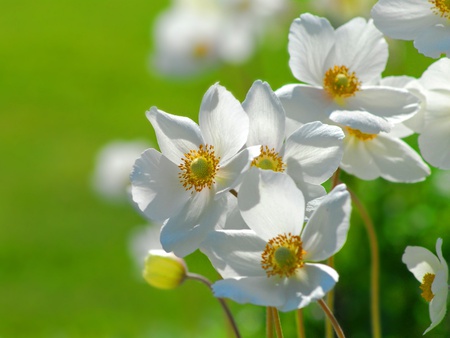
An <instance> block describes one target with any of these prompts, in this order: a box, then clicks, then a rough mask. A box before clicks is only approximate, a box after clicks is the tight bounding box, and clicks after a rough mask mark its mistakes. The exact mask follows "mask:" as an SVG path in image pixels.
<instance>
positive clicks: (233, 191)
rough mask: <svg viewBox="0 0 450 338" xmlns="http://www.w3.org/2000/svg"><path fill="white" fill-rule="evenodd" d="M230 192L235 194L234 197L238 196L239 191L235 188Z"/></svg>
mask: <svg viewBox="0 0 450 338" xmlns="http://www.w3.org/2000/svg"><path fill="white" fill-rule="evenodd" d="M230 193H231V195H233V196H234V197H237V196H238V193H237V191H236V190H234V189H231V190H230Z"/></svg>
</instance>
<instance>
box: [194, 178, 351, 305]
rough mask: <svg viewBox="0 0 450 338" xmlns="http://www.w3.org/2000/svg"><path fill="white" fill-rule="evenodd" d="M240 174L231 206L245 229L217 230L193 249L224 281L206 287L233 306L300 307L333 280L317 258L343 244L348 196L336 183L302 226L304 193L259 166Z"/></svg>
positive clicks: (332, 274)
mask: <svg viewBox="0 0 450 338" xmlns="http://www.w3.org/2000/svg"><path fill="white" fill-rule="evenodd" d="M259 174H260V176H261V177H259V178H258V177H253V179H250V180H248V179H246V180H245V181H244V182H243V183H242V187H241V190H240V192H239V196H238V204H239V209H240V211H241V214H242V217H243V218H244V220H245V222H246V223H247V225H248V226H249V228H250V230H219V231H216V232H212V233H210V234H209V235H208V237H207V240H206V241H205V242H204V243H203V244H202V246H201V250H202V251H203V252H204V253H205V254H206V255H207V256H208V257H209V259H210V260H211V262H212V264H213V265H214V267H215V268H216V269H217V271H218V272H219V273H220V274H221V275H222V277H223V278H224V279H223V280H219V281H217V282H216V283H214V285H213V291H214V294H215V296H216V297H226V298H231V299H233V300H234V301H236V302H239V303H252V304H256V305H263V306H273V307H277V308H278V309H279V310H281V311H290V310H293V309H297V308H302V307H304V306H306V305H308V304H309V303H310V302H312V301H315V300H317V299H320V298H322V297H323V296H324V295H325V294H326V292H328V291H329V290H330V289H331V288H333V286H334V285H335V283H336V282H337V280H338V274H337V272H336V271H335V270H334V269H332V268H331V267H329V266H327V265H323V264H318V263H315V262H320V261H323V260H325V259H327V258H328V257H330V256H332V255H334V254H335V253H336V252H337V251H339V250H340V249H341V247H342V246H343V245H344V243H345V240H346V237H347V231H348V227H349V217H350V209H351V206H350V196H349V193H348V192H347V190H346V188H345V185H339V186H337V187H336V188H335V189H334V190H333V191H332V192H331V193H330V194H329V195H328V196H327V197H325V198H324V199H323V201H322V203H321V204H320V206H319V207H318V208H317V209H316V210H315V212H314V213H313V215H312V216H311V218H310V219H309V221H308V223H307V224H306V225H305V226H303V223H304V216H305V203H304V197H303V195H302V193H301V191H300V190H298V188H297V187H296V185H295V183H294V181H293V180H292V179H291V178H290V177H289V176H287V175H283V174H281V173H277V172H273V171H259Z"/></svg>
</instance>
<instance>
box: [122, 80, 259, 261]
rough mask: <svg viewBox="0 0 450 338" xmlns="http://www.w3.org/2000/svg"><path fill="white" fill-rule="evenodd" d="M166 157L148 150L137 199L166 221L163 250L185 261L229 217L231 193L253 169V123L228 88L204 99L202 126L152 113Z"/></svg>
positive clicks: (140, 164)
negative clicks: (249, 143)
mask: <svg viewBox="0 0 450 338" xmlns="http://www.w3.org/2000/svg"><path fill="white" fill-rule="evenodd" d="M147 118H148V119H149V121H150V122H151V124H152V126H153V128H154V130H155V133H156V138H157V141H158V144H159V147H160V149H161V153H160V152H158V151H157V150H155V149H148V150H146V151H145V152H144V153H143V154H142V155H141V157H140V158H139V159H138V160H137V161H136V163H135V165H134V167H133V171H132V173H131V183H132V190H131V192H132V196H133V200H134V202H136V204H137V205H138V207H139V208H140V210H141V211H142V212H143V213H144V214H145V215H146V216H147V217H148V218H150V219H152V220H156V221H158V220H159V221H164V224H163V226H162V229H161V238H160V239H161V244H162V246H163V248H164V250H166V251H167V252H170V251H173V252H174V253H175V254H176V255H177V256H185V255H187V254H189V253H191V252H192V251H194V250H195V249H197V248H198V245H199V243H200V242H201V241H202V240H203V239H204V237H205V236H206V234H207V233H208V232H209V231H210V230H213V229H214V227H215V226H216V224H217V223H218V222H219V219H220V218H221V215H222V214H223V213H224V212H225V211H226V204H227V197H226V196H225V195H226V192H227V191H229V190H230V189H232V188H233V187H234V186H235V185H236V184H237V183H238V179H239V177H240V175H241V173H243V171H245V170H246V169H247V168H248V166H249V164H250V158H252V157H254V156H256V155H257V152H256V155H255V154H250V151H249V150H248V149H244V150H242V151H240V149H242V147H243V145H244V144H245V142H246V141H247V135H248V117H247V115H246V114H245V112H244V110H243V109H242V106H241V104H240V103H239V101H238V100H236V99H235V98H234V96H233V95H232V94H231V93H230V92H228V91H227V90H226V89H225V88H224V87H222V86H220V85H218V84H215V85H213V86H211V88H209V90H208V91H207V92H206V94H205V96H204V97H203V101H202V103H201V107H200V113H199V125H197V124H196V123H195V122H194V121H192V120H191V119H189V118H187V117H181V116H176V115H171V114H168V113H165V112H163V111H161V110H159V109H157V108H156V107H152V108H151V109H150V110H149V111H148V112H147Z"/></svg>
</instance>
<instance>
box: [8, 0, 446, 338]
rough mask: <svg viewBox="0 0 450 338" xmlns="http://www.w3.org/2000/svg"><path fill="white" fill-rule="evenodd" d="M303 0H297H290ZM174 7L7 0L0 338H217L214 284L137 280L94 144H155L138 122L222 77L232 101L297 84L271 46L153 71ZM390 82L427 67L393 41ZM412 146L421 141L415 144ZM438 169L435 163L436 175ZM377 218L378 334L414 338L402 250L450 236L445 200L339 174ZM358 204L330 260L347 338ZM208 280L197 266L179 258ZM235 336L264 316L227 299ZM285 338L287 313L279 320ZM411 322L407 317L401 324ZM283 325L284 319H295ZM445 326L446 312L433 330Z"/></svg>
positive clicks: (359, 258) (419, 311)
mask: <svg viewBox="0 0 450 338" xmlns="http://www.w3.org/2000/svg"><path fill="white" fill-rule="evenodd" d="M299 3H300V4H301V5H303V3H301V2H299ZM168 4H169V1H132V2H122V1H105V0H96V1H86V0H83V1H73V0H67V1H61V2H58V1H51V0H43V1H39V2H34V1H6V0H5V1H3V2H2V6H1V7H2V10H1V11H0V32H2V33H1V34H0V36H1V39H0V116H1V123H0V138H1V142H0V151H1V157H2V161H1V165H0V179H1V187H2V189H1V194H0V198H1V200H0V337H163V338H164V337H175V336H176V337H225V336H226V331H225V330H224V329H223V328H224V323H225V321H224V318H223V315H222V313H221V312H220V308H219V306H218V304H217V302H216V301H215V300H214V299H213V298H212V297H211V296H210V294H209V292H208V290H206V288H205V287H204V286H202V285H197V284H196V283H194V282H190V281H188V282H186V284H185V285H183V286H182V287H180V288H179V289H177V290H174V291H170V292H165V291H159V290H155V289H152V288H150V287H148V286H147V285H145V284H144V283H143V282H142V281H141V280H140V278H139V277H138V272H136V271H135V267H134V265H133V261H132V260H131V258H130V256H129V251H128V238H129V235H130V233H131V231H132V230H133V229H136V228H137V227H139V226H141V225H143V224H145V220H143V219H142V218H141V217H140V215H139V214H138V213H137V212H135V211H134V210H133V208H132V207H131V206H128V205H110V204H107V203H105V202H103V201H101V200H100V199H99V198H97V197H96V196H95V195H94V194H93V192H92V190H91V187H90V176H91V174H92V171H93V169H94V160H95V155H96V153H97V151H98V150H99V149H100V148H101V146H103V145H104V144H105V143H107V142H108V141H110V140H114V139H129V140H131V139H149V140H153V141H154V133H153V131H152V128H151V126H150V124H149V123H148V121H147V120H146V118H145V116H144V112H145V110H147V109H148V108H149V107H150V106H152V105H156V106H158V107H159V108H161V109H163V110H165V111H167V112H170V113H174V114H178V115H188V116H191V117H192V118H193V119H196V116H197V113H198V109H199V106H200V102H201V98H202V95H203V93H204V92H205V91H206V90H207V88H208V87H209V86H210V85H211V84H213V83H214V82H217V81H220V82H221V83H222V84H223V85H224V86H226V87H227V88H228V89H229V90H231V91H232V92H233V93H234V94H235V96H236V97H237V98H238V99H240V100H241V101H242V100H243V99H244V97H245V93H246V92H247V90H248V88H249V87H250V85H251V83H252V82H253V81H254V80H256V79H258V78H260V79H262V80H266V81H268V82H269V83H270V84H271V86H272V88H273V89H276V88H279V87H280V86H281V85H283V84H285V83H291V82H296V81H295V79H294V78H293V76H292V75H291V73H290V70H289V67H288V63H287V62H288V53H287V49H286V43H287V32H288V27H289V24H290V21H291V19H292V18H293V17H296V16H298V15H299V14H300V8H302V10H304V7H303V6H298V8H296V11H292V13H290V14H289V15H290V17H288V18H287V20H286V22H285V24H284V25H283V26H282V27H280V31H282V32H284V34H285V35H283V39H282V40H277V41H275V42H276V43H274V41H273V40H272V41H269V42H266V43H265V44H264V45H263V46H262V48H261V50H260V51H259V53H258V54H257V55H255V56H254V57H253V58H252V59H251V60H249V61H248V62H247V64H245V65H243V66H230V65H226V66H224V67H222V68H219V69H217V70H215V71H212V72H210V73H208V74H205V75H203V76H201V77H199V78H197V79H195V80H193V81H189V82H187V81H168V80H166V79H164V78H161V77H158V76H156V75H155V74H153V73H151V72H149V71H148V56H149V53H150V50H151V39H150V27H151V23H152V22H153V20H154V18H155V17H156V15H157V14H158V12H159V11H160V10H161V9H163V8H165V7H167V6H168ZM392 46H393V47H392V48H391V57H390V60H389V64H388V68H387V70H386V72H385V74H384V75H403V74H406V75H412V76H420V75H421V74H422V72H423V71H424V70H425V69H426V68H427V66H428V65H429V64H431V63H432V61H433V60H430V59H426V58H424V57H422V56H421V55H419V54H418V53H417V52H416V50H415V49H414V48H413V47H412V44H411V43H404V42H396V43H395V44H393V45H392ZM408 141H409V142H410V143H411V144H412V145H414V146H416V143H417V141H416V138H415V137H411V138H409V139H408ZM436 172H438V171H437V170H435V173H436ZM343 180H344V181H345V182H346V183H348V184H349V186H351V187H352V188H353V189H355V190H356V191H357V192H358V193H359V195H360V198H361V199H362V200H363V201H364V203H366V206H367V208H368V209H369V211H370V213H371V215H372V216H373V217H374V221H375V224H376V226H377V232H378V235H379V237H380V238H379V242H380V250H381V262H382V263H381V267H382V272H381V274H382V277H381V281H382V289H381V291H382V318H383V324H384V331H385V332H386V335H385V336H386V337H399V336H408V337H415V336H417V337H419V336H421V333H422V332H423V331H424V330H425V328H426V327H427V326H428V325H429V318H428V305H427V304H426V303H425V302H422V300H421V298H420V296H419V293H420V292H419V290H418V285H417V282H416V281H415V280H414V278H413V276H412V275H411V274H410V273H409V272H408V271H407V270H406V268H405V266H404V265H403V263H401V255H402V253H403V250H404V248H405V247H406V246H407V245H422V246H426V247H428V248H429V249H430V250H431V251H434V246H435V242H436V238H437V237H443V239H444V245H443V246H444V248H443V249H444V256H446V257H447V258H450V255H449V253H450V245H448V244H447V243H448V241H446V240H447V238H446V234H447V233H448V226H449V224H448V222H449V219H450V206H449V196H450V194H442V193H439V192H438V191H437V190H436V188H435V186H434V185H433V182H435V181H436V180H433V176H432V177H431V178H429V179H428V180H427V181H426V182H423V183H418V184H415V185H406V184H391V183H387V182H384V181H382V180H375V181H371V182H361V181H358V180H356V179H354V178H352V177H349V176H347V175H345V174H344V175H343ZM367 243H368V242H367V239H366V236H365V233H364V229H363V226H362V225H361V224H360V220H359V216H358V215H357V214H356V213H355V214H354V217H353V220H352V228H351V230H350V233H349V239H348V244H347V245H346V246H345V247H344V249H343V250H342V252H340V253H339V254H338V255H337V257H336V264H337V265H336V266H337V269H338V271H339V273H340V276H341V277H340V282H339V283H338V285H337V287H336V295H337V296H336V297H337V299H336V309H337V313H336V316H337V317H338V318H339V319H341V324H342V325H343V327H344V330H345V331H346V332H348V335H349V336H350V337H368V336H369V334H370V324H369V323H370V322H369V312H368V311H369V305H368V304H369V303H368V301H369V285H368V282H369V272H368V271H369V253H368V250H367ZM187 261H188V264H189V267H190V269H191V270H192V271H194V272H199V273H204V274H206V275H207V276H208V277H210V278H215V273H214V272H213V271H212V269H211V268H210V266H209V263H208V262H207V260H206V259H205V258H204V257H203V256H201V255H200V254H198V253H196V254H194V255H193V256H190V257H188V258H187ZM232 310H233V312H234V313H236V317H237V320H238V325H239V326H240V328H241V329H242V332H243V334H244V337H259V336H261V334H262V332H264V324H263V320H264V310H263V309H261V308H258V307H255V306H251V305H246V306H241V305H238V304H232ZM305 315H306V319H307V333H309V334H311V335H312V336H317V335H319V334H321V333H322V332H323V324H322V318H323V317H322V314H321V313H320V311H319V309H318V307H317V306H316V305H315V304H312V305H311V306H309V307H308V308H307V309H306V310H305ZM282 320H283V323H284V325H285V330H286V336H287V337H289V336H290V335H289V334H293V332H294V331H293V330H294V329H293V327H294V326H293V323H294V317H293V313H288V314H282ZM405 323H408V325H407V326H405ZM291 324H292V325H291ZM445 332H447V333H448V332H450V325H449V323H448V320H447V321H446V322H445V323H442V324H441V325H440V326H438V327H437V328H436V329H434V330H433V331H432V332H431V333H429V334H428V335H427V337H442V336H443V335H445Z"/></svg>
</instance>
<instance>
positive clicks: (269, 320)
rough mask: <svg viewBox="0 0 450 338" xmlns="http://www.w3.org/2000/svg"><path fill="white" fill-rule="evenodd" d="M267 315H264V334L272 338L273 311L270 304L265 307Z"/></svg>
mask: <svg viewBox="0 0 450 338" xmlns="http://www.w3.org/2000/svg"><path fill="white" fill-rule="evenodd" d="M266 312H267V317H266V335H267V338H273V313H272V308H271V307H270V306H268V307H267V309H266Z"/></svg>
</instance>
